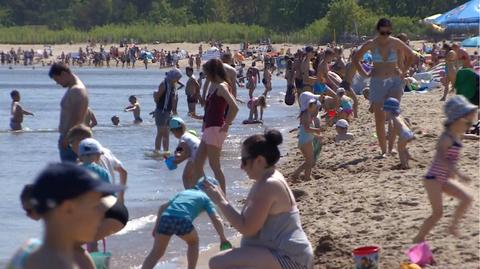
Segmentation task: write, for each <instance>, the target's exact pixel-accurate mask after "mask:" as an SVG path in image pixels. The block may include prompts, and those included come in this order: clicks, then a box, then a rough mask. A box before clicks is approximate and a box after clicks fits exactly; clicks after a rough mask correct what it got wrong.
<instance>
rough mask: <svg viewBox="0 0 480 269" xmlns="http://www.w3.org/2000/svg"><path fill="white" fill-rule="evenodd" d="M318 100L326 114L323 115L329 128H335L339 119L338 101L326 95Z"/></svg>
mask: <svg viewBox="0 0 480 269" xmlns="http://www.w3.org/2000/svg"><path fill="white" fill-rule="evenodd" d="M318 99H319V101H320V103H321V107H322V109H323V110H324V111H325V114H323V115H322V118H325V121H326V123H327V126H333V123H334V122H335V119H336V117H337V109H338V102H337V99H335V98H333V97H330V96H327V95H324V94H322V95H320V97H319V98H318Z"/></svg>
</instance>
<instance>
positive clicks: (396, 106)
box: [383, 97, 400, 114]
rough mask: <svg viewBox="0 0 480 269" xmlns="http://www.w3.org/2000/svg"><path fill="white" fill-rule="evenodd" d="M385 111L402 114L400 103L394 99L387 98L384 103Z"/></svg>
mask: <svg viewBox="0 0 480 269" xmlns="http://www.w3.org/2000/svg"><path fill="white" fill-rule="evenodd" d="M383 111H386V112H392V113H397V114H400V102H399V101H398V100H397V99H395V98H393V97H389V98H387V100H385V102H384V103H383Z"/></svg>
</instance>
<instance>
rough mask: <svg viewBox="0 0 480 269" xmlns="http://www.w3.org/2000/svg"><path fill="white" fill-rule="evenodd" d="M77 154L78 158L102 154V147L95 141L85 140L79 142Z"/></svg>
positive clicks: (91, 139)
mask: <svg viewBox="0 0 480 269" xmlns="http://www.w3.org/2000/svg"><path fill="white" fill-rule="evenodd" d="M78 153H79V155H80V156H85V155H91V154H102V153H103V147H102V145H101V144H100V142H98V141H97V140H95V139H93V138H85V139H83V140H82V141H80V144H79V145H78Z"/></svg>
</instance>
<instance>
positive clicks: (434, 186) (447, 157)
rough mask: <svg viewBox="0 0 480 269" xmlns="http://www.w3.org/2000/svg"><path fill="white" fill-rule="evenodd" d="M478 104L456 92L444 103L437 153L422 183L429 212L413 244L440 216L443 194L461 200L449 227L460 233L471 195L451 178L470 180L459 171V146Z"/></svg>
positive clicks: (424, 234)
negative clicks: (428, 201) (428, 203)
mask: <svg viewBox="0 0 480 269" xmlns="http://www.w3.org/2000/svg"><path fill="white" fill-rule="evenodd" d="M477 110H478V107H477V106H474V105H472V104H471V103H470V102H469V101H468V100H467V99H466V98H465V97H463V96H461V95H456V96H454V97H452V98H451V99H450V100H448V101H447V102H446V103H445V107H444V111H445V114H446V116H447V120H446V121H445V122H444V126H445V130H444V131H443V133H442V134H441V135H440V137H439V140H438V143H437V153H436V154H435V157H434V159H433V162H432V166H431V167H430V169H429V170H428V172H427V175H426V176H425V178H424V180H423V186H424V187H425V190H426V191H427V194H428V199H429V200H430V204H431V206H432V214H431V215H430V216H429V217H428V218H427V219H426V220H425V221H424V223H423V224H422V226H421V227H420V230H419V231H418V234H417V235H416V236H415V238H414V239H413V242H414V243H420V242H422V241H425V237H426V236H427V235H428V234H429V232H430V231H431V230H432V229H433V227H434V226H435V225H436V224H437V222H438V221H439V220H440V219H441V218H442V216H443V197H442V196H443V193H445V194H447V195H450V196H453V197H454V198H456V199H458V200H459V201H460V204H459V205H458V207H457V209H456V210H455V213H454V215H453V219H452V222H451V224H450V226H449V227H448V231H449V233H451V234H453V235H455V236H459V232H458V223H459V222H460V220H461V219H462V217H463V216H464V215H465V212H466V210H467V209H468V207H469V206H470V205H471V204H472V202H473V197H472V195H471V194H469V193H468V192H467V191H466V190H465V188H464V187H463V186H462V185H461V184H459V183H457V182H455V181H453V180H452V179H453V178H454V177H455V176H458V178H459V179H460V180H462V181H464V182H470V181H471V180H472V179H471V178H470V177H468V176H467V175H465V174H463V173H461V172H460V171H459V170H458V167H457V164H458V161H459V160H460V150H461V149H462V144H461V138H462V136H463V135H464V134H465V132H466V131H467V130H468V129H469V128H470V126H472V122H473V121H474V120H475V118H476V114H477Z"/></svg>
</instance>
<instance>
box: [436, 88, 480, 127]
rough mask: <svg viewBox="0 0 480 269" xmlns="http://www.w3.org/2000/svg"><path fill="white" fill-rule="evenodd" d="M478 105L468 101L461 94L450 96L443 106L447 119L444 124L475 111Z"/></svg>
mask: <svg viewBox="0 0 480 269" xmlns="http://www.w3.org/2000/svg"><path fill="white" fill-rule="evenodd" d="M477 108H478V107H477V106H476V105H473V104H472V103H470V102H469V101H468V100H467V98H465V97H464V96H463V95H455V96H454V97H452V98H450V99H449V100H448V101H447V102H446V103H445V106H444V108H443V111H444V112H445V115H446V116H447V119H446V120H445V122H444V124H445V125H449V124H451V123H453V122H454V121H456V120H458V119H460V118H462V117H464V116H465V115H467V114H469V113H471V112H472V111H475V110H476V109H477Z"/></svg>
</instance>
